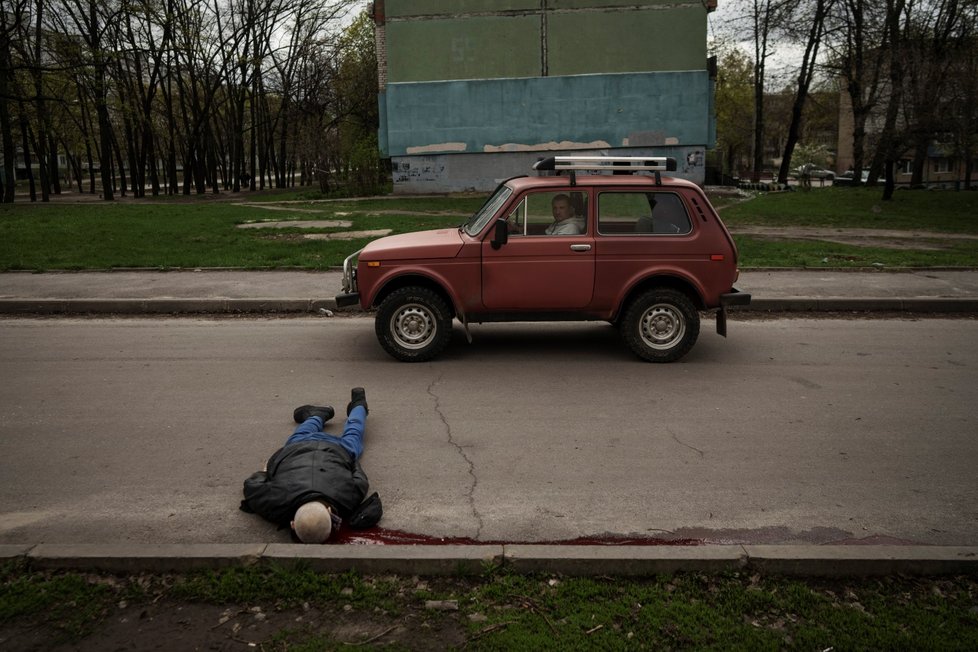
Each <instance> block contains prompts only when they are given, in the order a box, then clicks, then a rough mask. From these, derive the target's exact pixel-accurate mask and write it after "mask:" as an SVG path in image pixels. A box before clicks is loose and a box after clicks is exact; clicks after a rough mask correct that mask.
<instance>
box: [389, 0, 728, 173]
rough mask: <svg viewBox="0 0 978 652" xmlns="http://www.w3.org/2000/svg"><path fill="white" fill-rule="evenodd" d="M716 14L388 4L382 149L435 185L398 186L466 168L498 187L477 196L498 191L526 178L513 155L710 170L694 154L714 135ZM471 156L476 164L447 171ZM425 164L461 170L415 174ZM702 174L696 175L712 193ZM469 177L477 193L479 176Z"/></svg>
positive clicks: (611, 6) (667, 2) (654, 2)
mask: <svg viewBox="0 0 978 652" xmlns="http://www.w3.org/2000/svg"><path fill="white" fill-rule="evenodd" d="M711 6H712V5H711V3H703V2H676V1H674V0H630V1H627V2H626V1H623V0H456V1H454V2H451V3H448V2H444V0H384V1H383V2H380V1H378V2H376V3H375V20H376V22H377V29H378V32H377V38H378V52H379V53H380V52H383V60H382V61H381V62H380V66H381V71H380V96H379V101H380V109H381V129H380V138H379V140H380V143H381V149H382V150H383V151H384V153H385V155H387V156H390V157H391V158H392V162H393V164H394V167H395V170H398V169H403V168H406V169H409V170H412V171H415V170H418V169H423V168H426V169H428V170H429V173H428V174H426V175H425V178H427V179H428V181H426V182H425V183H418V182H410V181H407V180H404V175H401V177H402V181H400V182H399V181H398V175H396V174H395V189H396V190H398V191H415V192H423V191H426V190H428V189H436V188H435V186H436V185H437V183H436V182H437V174H434V173H432V172H431V171H432V170H434V169H447V170H455V171H458V170H459V169H460V167H470V168H472V169H473V171H474V170H475V169H478V170H480V171H481V172H480V173H485V174H491V175H492V177H487V178H486V180H485V181H484V182H483V183H482V184H481V185H476V186H474V187H473V188H472V189H480V190H483V189H489V188H491V187H492V186H493V185H494V184H493V182H492V179H493V178H496V177H498V176H502V177H508V176H512V175H514V174H519V173H525V172H526V169H525V167H521V166H522V160H521V157H513V156H512V154H514V153H525V152H546V151H559V152H561V153H570V151H574V152H587V153H591V154H593V153H595V151H596V150H599V151H605V152H607V153H609V154H615V155H629V154H634V155H658V156H676V157H677V158H678V159H682V160H685V159H686V158H687V157H690V158H691V159H692V160H697V159H699V158H701V157H700V156H695V155H693V156H691V155H690V151H692V150H697V151H703V150H705V149H706V148H707V147H711V146H712V145H713V143H714V140H715V130H716V128H715V123H714V119H713V85H712V80H711V79H710V74H709V73H708V72H707V54H706V26H707V22H706V17H707V11H708V10H709V8H710V7H711ZM634 148H639V149H634ZM650 148H651V149H650ZM463 154H464V155H473V156H471V157H469V156H467V157H466V158H464V159H459V160H457V161H450V159H447V158H444V157H450V156H460V155H463ZM414 156H423V157H438V158H437V160H438V161H440V162H442V163H450V164H448V165H442V164H437V165H434V166H432V165H430V164H420V163H419V164H416V165H412V164H411V160H410V159H411V157H414ZM479 157H482V158H479ZM522 158H526V157H522ZM536 158H539V156H537V157H534V158H533V160H535V159H536ZM704 170H705V168H702V167H700V168H699V169H693V170H691V171H690V172H689V173H688V174H687V175H686V176H687V178H690V179H692V180H694V181H699V182H702V180H703V176H704ZM462 176H463V177H464V178H466V179H468V180H470V181H471V180H475V179H477V176H478V173H475V172H473V174H464V175H462ZM408 185H410V186H411V187H410V188H409V187H408ZM464 189H468V188H464Z"/></svg>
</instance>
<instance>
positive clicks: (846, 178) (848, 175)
mask: <svg viewBox="0 0 978 652" xmlns="http://www.w3.org/2000/svg"><path fill="white" fill-rule="evenodd" d="M854 176H855V174H854V173H853V171H852V170H846V171H845V172H843V173H842V174H840V175H839V176H837V177H836V178H835V181H836V183H839V182H840V181H841V182H842V183H839V185H846V184H852V180H853V177H854ZM859 176H860V178H861V179H862V183H866V182H867V181H869V170H863V171H862V174H860V175H859Z"/></svg>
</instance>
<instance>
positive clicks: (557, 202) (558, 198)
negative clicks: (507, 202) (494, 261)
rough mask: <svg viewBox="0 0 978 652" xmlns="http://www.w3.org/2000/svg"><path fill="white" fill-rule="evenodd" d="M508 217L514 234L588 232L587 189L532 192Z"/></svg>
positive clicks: (573, 233)
mask: <svg viewBox="0 0 978 652" xmlns="http://www.w3.org/2000/svg"><path fill="white" fill-rule="evenodd" d="M506 219H507V221H508V222H509V225H510V226H509V229H510V235H513V236H521V235H528V236H541V235H581V234H584V233H587V193H584V192H579V191H566V192H537V193H530V194H528V195H526V196H525V197H524V198H523V199H522V200H521V201H520V202H519V204H517V206H516V207H515V208H514V209H513V210H512V211H510V213H509V215H508V216H507V218H506Z"/></svg>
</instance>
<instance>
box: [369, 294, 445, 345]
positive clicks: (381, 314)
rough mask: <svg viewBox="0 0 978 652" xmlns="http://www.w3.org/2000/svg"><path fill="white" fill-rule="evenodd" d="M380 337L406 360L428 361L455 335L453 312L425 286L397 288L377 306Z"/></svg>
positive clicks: (375, 323) (375, 324) (377, 323)
mask: <svg viewBox="0 0 978 652" xmlns="http://www.w3.org/2000/svg"><path fill="white" fill-rule="evenodd" d="M374 329H375V330H376V332H377V339H378V340H379V341H380V345H381V346H382V347H384V350H385V351H387V353H389V354H390V355H391V356H392V357H394V358H396V359H398V360H401V361H402V362H425V361H427V360H431V359H432V358H434V357H435V356H436V355H438V354H439V353H441V351H442V349H444V348H445V345H446V344H448V340H449V338H450V337H451V335H452V313H451V311H450V310H449V308H448V304H447V303H445V300H444V299H442V298H441V297H440V296H439V295H438V294H437V293H435V292H433V291H431V290H429V289H427V288H422V287H406V288H401V289H400V290H395V291H394V292H392V293H391V294H390V295H388V296H387V298H386V299H384V300H383V301H382V302H381V304H380V307H379V308H378V309H377V317H376V320H375V321H374Z"/></svg>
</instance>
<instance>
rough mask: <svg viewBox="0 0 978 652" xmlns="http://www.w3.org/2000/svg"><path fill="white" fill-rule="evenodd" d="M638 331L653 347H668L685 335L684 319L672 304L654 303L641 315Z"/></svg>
mask: <svg viewBox="0 0 978 652" xmlns="http://www.w3.org/2000/svg"><path fill="white" fill-rule="evenodd" d="M639 332H640V334H641V336H642V340H643V341H644V342H645V343H646V344H647V345H648V346H650V347H652V348H653V349H668V348H670V347H673V346H675V345H676V343H677V342H679V341H680V340H681V339H682V338H683V335H685V333H686V320H685V319H684V318H683V315H682V313H681V312H679V311H678V310H676V308H675V307H674V306H670V305H668V304H661V303H660V304H656V305H654V306H652V307H651V308H649V309H648V310H647V311H646V312H645V314H644V315H642V323H641V325H640V326H639Z"/></svg>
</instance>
